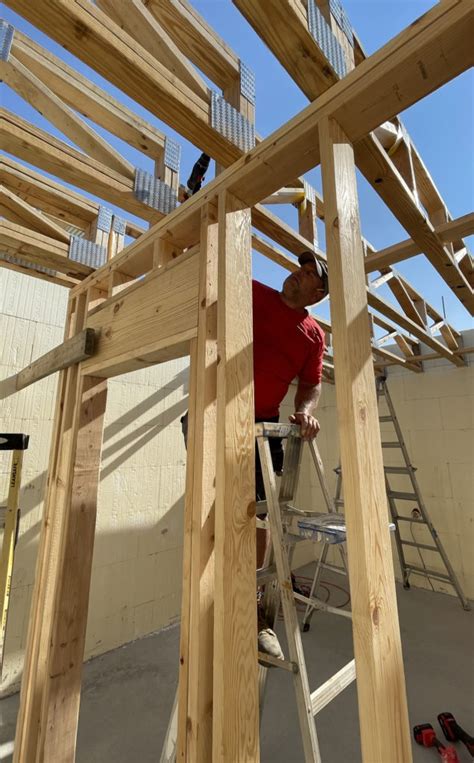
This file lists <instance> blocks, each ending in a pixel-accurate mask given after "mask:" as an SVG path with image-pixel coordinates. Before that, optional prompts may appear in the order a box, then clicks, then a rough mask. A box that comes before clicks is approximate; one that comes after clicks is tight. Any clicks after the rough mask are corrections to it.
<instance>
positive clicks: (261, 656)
mask: <svg viewBox="0 0 474 763" xmlns="http://www.w3.org/2000/svg"><path fill="white" fill-rule="evenodd" d="M258 660H259V662H264V663H266V665H265V666H264V667H272V668H281V669H283V670H288V672H289V673H299V671H300V669H299V667H298V665H297V664H296V662H290V660H279V659H278V657H272V656H271V655H270V654H266V653H265V652H259V653H258Z"/></svg>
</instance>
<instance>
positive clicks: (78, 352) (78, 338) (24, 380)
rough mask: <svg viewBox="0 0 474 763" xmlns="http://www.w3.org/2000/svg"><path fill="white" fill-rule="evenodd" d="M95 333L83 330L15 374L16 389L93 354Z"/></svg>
mask: <svg viewBox="0 0 474 763" xmlns="http://www.w3.org/2000/svg"><path fill="white" fill-rule="evenodd" d="M94 344H95V332H94V331H93V329H84V330H83V331H80V332H79V333H78V334H75V336H72V337H71V338H70V339H66V341H65V342H63V343H62V344H60V345H58V346H57V347H54V349H52V350H50V351H49V352H47V353H45V355H42V356H41V357H40V358H37V359H36V360H34V361H33V362H32V363H30V365H29V366H27V367H26V368H24V369H23V370H22V371H19V372H18V373H17V374H16V388H17V390H19V389H24V388H25V387H28V386H29V385H30V384H33V383H34V382H36V381H39V380H40V379H44V377H45V376H49V375H50V374H54V373H56V372H57V371H62V370H63V369H65V368H68V367H69V366H72V365H73V364H74V363H80V362H81V360H85V359H86V358H90V356H91V355H93V354H94Z"/></svg>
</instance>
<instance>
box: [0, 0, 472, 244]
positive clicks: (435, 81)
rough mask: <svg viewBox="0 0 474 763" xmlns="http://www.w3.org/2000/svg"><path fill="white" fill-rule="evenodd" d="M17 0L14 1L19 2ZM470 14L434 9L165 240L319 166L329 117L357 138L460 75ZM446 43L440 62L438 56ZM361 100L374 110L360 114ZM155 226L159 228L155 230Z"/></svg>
mask: <svg viewBox="0 0 474 763" xmlns="http://www.w3.org/2000/svg"><path fill="white" fill-rule="evenodd" d="M18 1H19V0H12V2H14V3H15V5H16V3H17V2H18ZM35 7H36V6H35ZM30 10H31V9H30ZM25 12H26V11H25ZM472 15H473V11H472V5H471V4H470V3H469V2H466V1H465V0H446V2H444V3H443V4H438V5H436V6H435V7H434V8H433V9H432V10H431V11H429V12H428V13H427V14H425V15H424V16H423V17H422V18H421V19H419V20H418V21H417V22H416V23H415V24H413V25H411V26H410V27H409V28H408V29H406V30H404V31H403V32H402V33H401V34H400V35H398V37H396V38H395V39H394V40H392V41H391V42H389V43H388V44H387V45H385V46H384V47H383V48H382V49H381V50H379V51H378V52H377V53H375V54H374V55H373V56H371V57H370V58H368V59H367V60H366V61H364V62H363V63H361V64H360V65H359V66H358V67H357V68H356V69H355V70H354V71H353V72H351V73H350V74H348V75H347V77H345V78H344V79H343V80H341V81H340V82H338V83H337V84H335V85H334V86H333V87H332V88H330V90H329V91H328V92H326V93H324V94H323V95H321V96H320V98H319V99H318V102H317V103H314V104H310V105H309V106H308V107H307V108H306V109H304V110H303V111H302V112H301V113H300V114H298V115H297V116H296V117H294V118H293V119H292V120H290V121H289V122H288V123H286V124H285V125H283V126H282V127H281V128H279V129H278V130H277V131H276V132H275V133H273V134H272V135H271V136H269V137H268V138H266V139H265V140H264V141H262V143H260V144H259V145H258V146H257V147H256V148H254V149H253V150H252V151H250V152H248V153H247V154H246V155H245V157H242V158H241V159H239V160H238V161H236V162H234V163H233V165H232V166H231V167H229V168H228V169H227V170H224V171H223V172H222V173H221V174H220V175H219V176H218V177H217V178H216V179H215V180H214V181H212V182H211V183H209V184H208V185H206V186H205V187H204V188H203V189H201V191H199V193H198V194H196V195H195V196H193V197H192V198H190V199H189V200H188V201H187V202H186V204H184V205H183V206H182V207H180V208H179V209H177V210H175V211H174V212H172V213H170V214H169V215H167V217H166V230H167V235H169V236H175V235H181V234H182V235H183V242H182V243H183V246H186V245H189V240H187V241H186V236H188V235H195V231H196V230H198V226H199V209H200V206H201V205H202V204H203V203H205V202H206V201H207V200H208V199H210V198H212V197H213V196H214V195H215V194H216V193H218V191H219V190H221V189H228V190H229V191H230V192H232V193H233V194H234V195H236V196H237V198H239V199H241V200H242V201H243V202H244V203H245V204H246V205H247V206H249V207H252V206H254V205H255V204H257V203H258V202H259V200H260V199H262V198H265V197H266V196H268V195H269V194H271V193H273V192H274V191H276V190H278V189H279V188H282V187H284V185H285V183H286V182H288V181H289V180H290V179H292V178H294V177H295V175H297V174H304V173H305V172H306V171H308V170H309V169H310V168H312V167H314V166H316V165H317V164H318V163H319V142H318V136H317V132H316V128H317V126H318V123H319V121H320V120H321V119H323V118H324V117H326V116H330V115H331V114H336V115H338V116H340V117H341V119H342V120H343V121H344V125H343V127H344V128H345V130H346V133H347V134H348V135H349V137H350V138H351V139H353V140H358V139H360V138H361V137H363V136H364V135H365V134H367V133H368V132H370V130H372V129H374V128H375V127H376V126H377V125H378V124H380V123H381V122H383V121H385V119H387V117H389V116H390V114H391V113H393V112H395V111H397V110H399V109H404V108H407V107H408V106H410V105H412V104H413V103H415V102H416V101H417V100H420V99H421V98H423V97H424V96H425V95H427V93H429V92H431V91H432V90H434V89H436V88H437V87H440V86H441V85H442V84H444V83H445V82H447V81H449V79H451V78H453V77H454V76H456V75H457V74H458V73H460V72H461V71H462V70H464V69H465V68H466V67H468V66H469V65H470V62H471V60H472V56H473V53H472V49H471V47H472V46H470V44H469V43H468V42H467V40H466V28H467V27H468V26H469V24H470V23H471V18H472ZM441 46H442V49H443V60H442V61H440V60H439V58H438V54H439V50H440V49H441ZM407 48H408V51H409V54H408V55H406V49H407ZM414 51H416V54H415V52H414ZM425 60H426V61H428V60H429V61H430V63H431V65H430V68H429V70H427V76H426V78H423V77H420V67H419V62H420V61H425ZM362 102H363V103H365V104H367V103H369V104H371V106H370V107H367V108H364V109H362V108H361V104H362ZM158 225H159V224H158ZM157 229H158V228H157V226H156V227H155V228H154V231H156V230H157ZM152 235H153V234H152ZM194 240H196V239H194ZM123 256H125V254H124V255H123Z"/></svg>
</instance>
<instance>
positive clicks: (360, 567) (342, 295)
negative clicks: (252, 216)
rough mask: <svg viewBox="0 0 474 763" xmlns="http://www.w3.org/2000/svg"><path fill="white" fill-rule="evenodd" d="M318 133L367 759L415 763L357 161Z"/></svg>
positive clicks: (334, 134) (343, 145) (325, 124)
mask: <svg viewBox="0 0 474 763" xmlns="http://www.w3.org/2000/svg"><path fill="white" fill-rule="evenodd" d="M319 130H320V143H321V164H322V177H323V189H324V198H325V205H326V218H325V225H326V243H327V253H328V266H329V278H330V280H329V283H330V292H331V303H332V315H333V339H334V355H335V361H336V364H337V370H336V402H337V414H338V420H339V433H340V441H341V463H342V470H343V474H344V485H345V489H344V500H345V515H346V523H347V543H348V549H349V555H348V559H349V573H350V579H351V580H353V581H356V585H355V586H353V587H352V589H351V590H352V617H353V639H354V651H355V660H356V670H357V694H358V700H359V719H360V729H361V744H362V756H363V759H364V760H367V761H376V760H384V761H387V763H388V762H389V761H391V762H393V763H396V761H400V760H403V761H407V763H409V761H411V759H412V753H411V741H410V728H409V725H408V711H407V704H406V691H405V680H404V670H403V659H402V652H401V643H400V631H399V625H398V616H397V600H396V592H395V577H394V571H393V562H392V553H391V545H390V533H389V529H388V522H387V512H386V495H385V482H384V472H383V461H382V448H381V443H380V427H379V422H378V411H377V397H376V392H375V385H374V379H373V369H372V349H371V346H370V335H369V324H368V321H367V296H366V289H365V275H364V254H363V250H362V243H361V237H360V229H359V211H358V200H357V187H356V178H355V165H354V154H353V149H352V146H351V144H350V143H349V141H348V139H347V137H346V135H345V134H344V132H343V130H342V129H341V127H340V126H339V125H338V124H337V123H336V122H335V120H332V119H327V120H323V121H322V122H321V123H320V128H319Z"/></svg>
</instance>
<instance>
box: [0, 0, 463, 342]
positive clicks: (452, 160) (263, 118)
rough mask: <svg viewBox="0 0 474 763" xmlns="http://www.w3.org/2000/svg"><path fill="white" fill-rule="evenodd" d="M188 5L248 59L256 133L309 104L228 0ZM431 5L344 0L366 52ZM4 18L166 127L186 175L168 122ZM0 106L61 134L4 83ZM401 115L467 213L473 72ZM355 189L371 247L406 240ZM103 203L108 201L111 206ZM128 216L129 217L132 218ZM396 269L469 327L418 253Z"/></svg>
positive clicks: (275, 271) (450, 196) (12, 17)
mask: <svg viewBox="0 0 474 763" xmlns="http://www.w3.org/2000/svg"><path fill="white" fill-rule="evenodd" d="M262 1H264V0H262ZM192 2H193V5H194V6H195V7H196V8H197V10H198V11H199V12H200V13H201V14H202V15H203V16H204V18H206V20H207V21H208V22H209V23H210V24H211V25H212V26H213V27H214V29H216V31H217V32H218V33H219V34H220V35H221V36H222V37H223V38H224V39H225V40H226V42H227V43H228V44H229V45H230V46H231V47H232V48H233V49H234V50H235V52H236V53H237V54H238V55H239V56H240V57H241V58H242V59H243V60H244V61H245V63H246V64H247V65H248V66H250V67H251V68H252V69H253V70H254V71H255V73H256V81H257V108H256V123H257V130H258V132H259V133H260V134H261V135H263V136H266V135H268V134H270V133H271V132H272V131H273V130H275V129H277V128H278V127H279V126H280V125H281V124H282V123H283V122H285V121H287V120H289V119H291V117H293V116H294V115H295V114H296V113H297V112H298V111H300V110H301V109H302V108H304V107H305V106H306V105H307V100H306V98H305V96H304V95H303V94H302V93H301V92H300V91H299V89H298V88H297V86H296V85H295V84H294V83H293V82H292V80H291V79H290V77H289V76H288V75H287V74H286V72H285V71H284V69H283V68H282V67H281V66H280V64H279V63H278V62H277V61H276V59H275V58H274V57H273V56H272V54H271V53H270V52H269V51H268V50H267V48H266V47H265V45H264V44H263V43H262V41H261V40H260V39H259V37H258V36H257V35H256V34H255V33H254V31H253V30H252V28H251V27H250V26H249V24H248V23H247V22H246V21H245V19H244V18H243V17H242V16H241V15H240V14H239V12H238V11H237V9H236V8H235V7H234V6H233V5H232V3H231V0H192ZM433 4H434V3H433V2H432V0H398V2H394V1H393V0H369V1H366V0H346V1H345V8H346V11H347V13H348V15H349V18H350V20H351V22H352V25H353V27H354V29H355V30H356V31H357V33H358V35H359V38H360V39H361V41H362V44H363V45H364V48H365V50H366V53H367V54H368V55H370V54H371V53H373V52H374V51H376V50H377V49H378V48H379V47H381V46H382V45H384V44H385V43H386V42H387V41H388V40H390V39H391V38H392V37H394V36H395V35H396V34H397V33H398V32H400V31H401V30H402V29H404V28H405V27H406V26H407V25H409V24H411V23H412V22H413V21H414V20H415V19H416V18H418V17H419V16H421V15H422V14H423V13H425V12H426V11H427V10H429V8H430V7H432V6H433ZM2 16H3V18H5V19H6V20H7V21H9V22H10V23H12V24H13V25H14V26H16V27H17V28H19V29H20V30H21V31H23V32H24V33H26V34H29V35H30V36H31V37H33V38H34V39H35V40H36V41H38V42H40V43H41V44H43V45H44V46H45V47H47V48H48V49H49V50H51V51H52V52H54V53H56V54H57V55H59V56H60V57H62V58H64V60H66V61H67V62H68V63H70V64H71V65H73V66H75V67H76V68H78V69H79V70H80V71H81V72H83V73H84V74H86V75H87V76H89V77H90V78H91V79H93V80H94V81H95V82H97V83H98V84H101V85H102V86H103V87H104V88H106V89H107V90H109V92H112V93H113V94H115V96H116V97H118V98H120V99H121V100H123V101H124V102H126V103H128V105H130V106H131V107H132V108H133V109H134V110H135V111H137V112H138V113H140V114H141V115H142V116H144V117H145V118H147V119H149V121H150V122H152V123H153V124H155V125H156V126H157V127H159V128H160V129H162V130H163V131H164V132H166V133H167V134H169V135H173V136H174V137H175V138H177V139H178V140H179V142H180V143H181V145H182V151H183V153H182V163H181V168H182V169H181V173H182V180H183V181H185V180H186V178H187V173H188V172H189V170H190V169H191V167H192V164H193V163H194V161H195V160H196V158H197V156H198V153H199V147H193V146H191V145H190V144H189V143H187V141H185V140H184V139H183V138H181V136H178V135H176V134H175V133H173V131H172V130H171V129H170V128H169V127H168V126H166V125H164V124H163V123H161V122H160V121H159V120H158V119H156V117H154V116H153V115H151V114H149V113H148V112H147V111H146V110H145V109H143V108H142V107H141V106H139V105H138V104H136V103H135V102H133V101H131V100H130V99H129V98H127V97H126V96H124V95H123V94H122V93H120V92H119V91H118V90H116V89H115V88H114V87H113V86H111V85H110V84H109V83H106V82H105V80H103V79H102V78H101V77H100V76H99V75H97V74H96V73H95V72H93V71H92V70H90V69H89V68H88V67H87V66H85V65H84V64H82V63H81V62H80V61H78V60H77V59H75V58H74V56H71V55H69V54H68V53H67V52H65V51H64V50H63V49H62V48H61V47H60V46H58V45H57V44H56V43H54V42H53V41H52V40H51V39H49V38H48V37H46V36H45V35H43V34H41V33H40V32H38V31H37V30H36V29H35V28H34V27H32V26H31V25H29V24H27V23H26V22H25V21H24V20H23V19H22V18H21V17H19V16H17V15H16V14H14V13H13V12H12V11H10V9H8V8H5V7H4V8H3V10H2ZM2 105H3V106H5V107H6V108H8V109H10V110H12V111H15V112H17V113H19V114H20V115H21V116H23V117H24V118H26V119H29V120H30V121H32V122H33V123H34V124H37V125H38V126H40V127H42V128H43V129H46V130H48V131H50V132H52V133H53V134H56V135H58V136H59V137H62V138H64V136H62V135H61V134H60V133H58V132H57V130H56V129H55V128H54V127H52V126H51V125H50V124H49V123H48V122H47V121H46V120H45V119H44V118H43V117H41V116H40V115H39V114H38V113H37V112H36V111H35V110H34V109H33V108H32V107H30V106H29V104H27V103H25V102H24V101H23V100H22V99H21V98H20V97H18V96H17V95H16V94H15V93H13V92H12V91H10V89H9V88H7V87H5V86H4V87H2ZM402 117H403V121H404V123H405V125H406V127H407V128H408V131H409V133H410V135H411V137H412V139H413V141H414V142H415V144H416V146H417V147H418V150H419V151H420V153H421V155H422V157H423V159H424V161H425V164H426V165H427V167H428V169H429V170H430V172H431V175H432V177H433V179H434V181H435V183H436V184H437V186H438V188H439V190H440V191H441V193H442V195H443V197H444V199H445V202H446V203H447V206H448V209H449V210H450V212H451V214H452V215H453V217H458V216H460V215H463V214H466V213H467V212H471V211H472V210H473V209H474V181H473V151H472V148H473V137H474V77H473V73H472V71H470V72H466V73H464V74H463V75H461V76H460V77H458V78H457V79H456V80H454V81H452V82H450V83H449V84H448V85H446V86H445V87H443V88H441V89H440V90H438V91H437V92H435V93H433V94H432V95H430V96H428V97H427V98H425V99H424V100H423V101H421V102H419V103H417V104H415V106H413V107H412V108H410V109H408V110H407V111H406V112H404V113H403V115H402ZM97 129H98V131H99V132H100V133H101V134H102V135H104V137H106V138H107V139H108V140H109V141H110V143H112V144H113V145H114V146H115V147H116V148H118V149H119V150H120V151H121V152H122V153H123V154H124V156H125V157H126V158H127V159H128V160H129V161H130V162H132V163H133V164H135V165H136V166H139V167H143V168H144V169H151V167H150V166H149V164H150V163H149V160H148V159H147V158H146V157H144V156H143V155H142V154H140V153H138V152H137V151H135V150H134V149H132V148H130V147H129V146H127V145H126V144H125V143H123V142H122V141H120V140H119V139H117V138H115V137H114V136H110V135H109V134H108V133H106V132H105V131H103V130H101V129H100V128H97ZM308 179H309V180H310V181H311V182H312V183H313V184H314V185H315V186H316V188H317V189H318V190H321V182H320V173H319V170H318V169H316V170H314V171H312V172H310V173H308ZM61 182H62V181H61ZM358 187H359V201H360V212H361V222H362V232H363V234H364V236H365V237H366V238H367V239H368V240H369V241H370V242H371V243H372V244H373V245H374V246H375V247H376V248H383V247H385V246H389V245H390V244H393V243H396V242H397V241H399V240H402V239H404V238H407V234H406V233H405V231H404V230H403V229H402V228H401V226H400V225H399V223H398V222H397V220H396V219H395V218H394V217H393V215H392V214H391V213H390V212H389V211H388V210H387V208H386V207H385V205H384V204H383V203H382V202H381V201H380V199H379V197H378V196H377V195H376V194H375V192H374V191H373V189H372V188H371V187H370V186H369V185H368V184H367V183H366V181H365V180H364V179H363V178H362V177H361V176H360V175H359V176H358ZM108 206H111V205H110V204H108ZM272 211H273V212H274V213H276V214H278V215H280V216H281V217H282V218H284V219H285V220H286V221H287V222H289V223H292V224H293V225H294V226H295V227H296V211H295V210H294V209H293V208H292V207H289V206H288V207H287V206H285V207H283V206H278V207H273V208H272ZM127 216H128V217H130V215H127ZM319 235H320V242H321V246H322V248H324V231H323V226H322V225H320V226H319ZM468 243H470V245H471V250H472V248H473V247H474V238H473V237H471V239H470V242H468ZM396 267H397V269H398V270H399V271H400V272H401V273H402V274H404V275H405V276H406V277H407V278H408V279H409V280H410V281H411V282H412V284H413V285H414V286H415V288H417V289H418V290H420V291H421V292H422V293H423V295H424V296H425V297H426V298H427V299H428V301H429V302H430V303H431V304H432V305H433V306H434V307H435V308H436V309H437V310H438V311H439V312H441V313H442V297H444V302H445V307H446V313H447V318H448V320H449V321H450V322H451V323H452V324H453V325H454V326H455V327H456V328H458V329H460V328H470V327H471V326H472V319H471V318H470V316H469V315H468V313H467V311H466V310H465V309H464V308H463V307H462V305H461V303H460V302H459V301H458V300H457V299H456V297H455V296H454V295H453V294H452V292H451V291H450V289H448V288H447V287H446V285H445V284H444V282H443V281H442V280H441V278H440V277H439V276H438V274H437V273H436V271H435V270H434V269H433V268H432V267H431V265H430V264H429V263H428V261H427V260H426V258H424V257H422V256H419V257H416V258H413V259H411V260H409V261H407V262H404V263H400V264H399V265H397V266H396ZM254 275H255V276H256V277H257V278H259V279H260V280H262V281H265V282H266V283H269V284H270V285H272V286H275V287H278V286H279V285H280V283H281V280H282V278H283V277H284V276H285V271H283V270H282V269H281V268H280V267H279V266H277V265H274V264H273V263H271V262H269V261H268V260H266V259H265V258H263V257H261V256H260V255H256V256H255V258H254ZM384 289H385V290H384ZM380 294H381V295H383V296H386V297H388V298H390V299H391V297H389V296H388V295H389V294H390V293H389V292H388V291H387V290H386V287H382V289H381V290H380ZM316 312H320V314H321V315H324V316H327V315H328V312H327V307H326V306H321V308H320V309H319V310H317V311H316Z"/></svg>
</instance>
